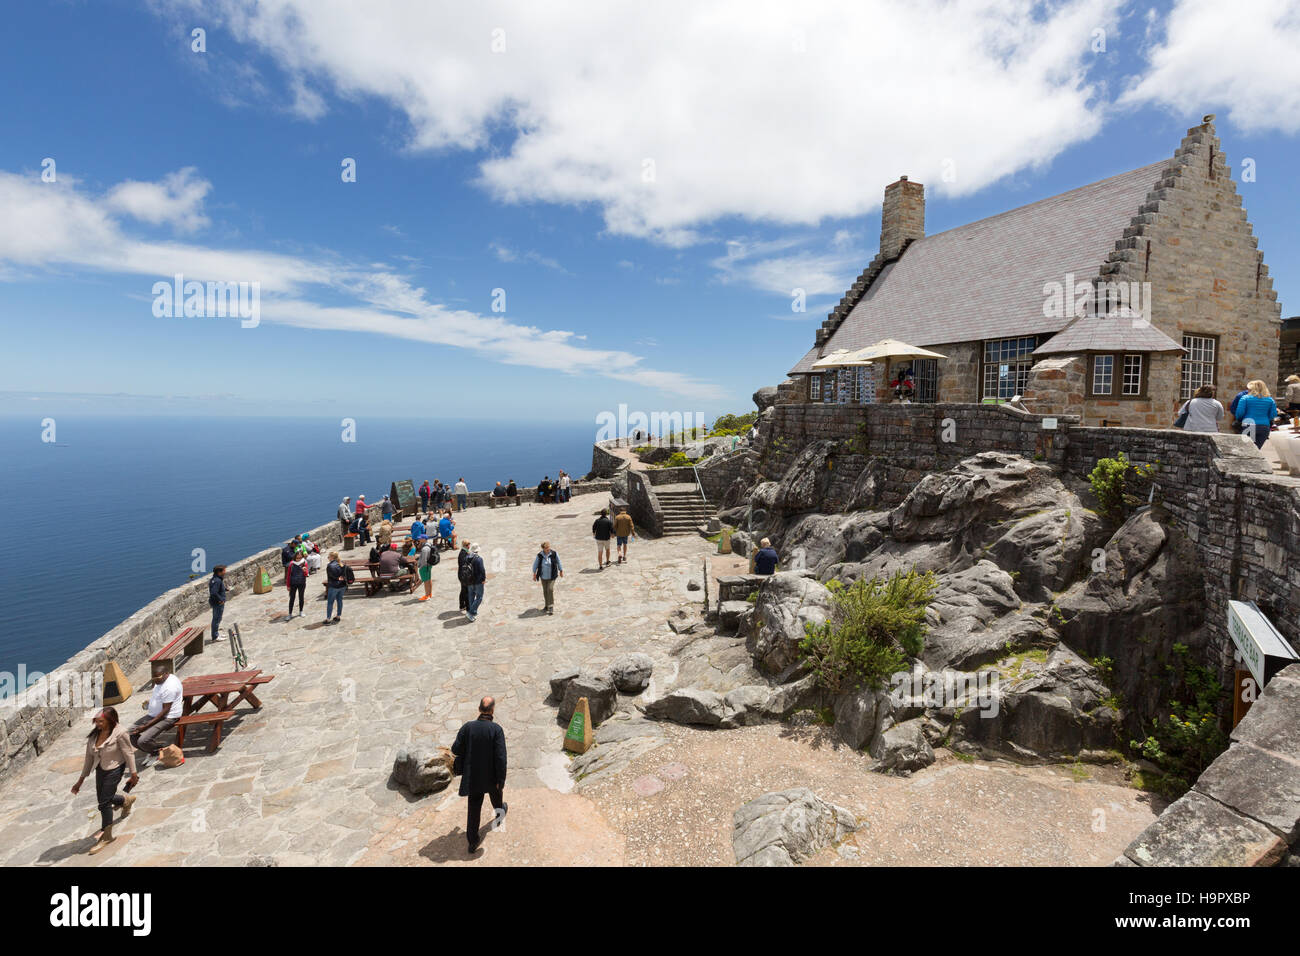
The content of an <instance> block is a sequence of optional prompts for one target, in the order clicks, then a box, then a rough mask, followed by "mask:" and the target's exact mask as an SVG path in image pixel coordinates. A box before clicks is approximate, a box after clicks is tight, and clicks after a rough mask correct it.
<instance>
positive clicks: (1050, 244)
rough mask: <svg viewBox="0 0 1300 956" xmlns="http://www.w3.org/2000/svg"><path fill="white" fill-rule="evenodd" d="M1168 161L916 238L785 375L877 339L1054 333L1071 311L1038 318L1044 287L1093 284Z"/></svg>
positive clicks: (927, 340)
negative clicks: (1068, 277) (1069, 277)
mask: <svg viewBox="0 0 1300 956" xmlns="http://www.w3.org/2000/svg"><path fill="white" fill-rule="evenodd" d="M1170 162H1171V161H1170V160H1167V159H1166V160H1161V161H1160V162H1158V163H1152V164H1151V165H1149V166H1143V167H1141V168H1140V169H1134V170H1131V171H1129V172H1127V173H1121V174H1120V175H1118V176H1112V177H1111V178H1109V179H1103V180H1101V181H1100V182H1096V183H1092V184H1091V185H1088V186H1081V187H1079V188H1078V189H1072V190H1070V191H1069V192H1064V193H1061V194H1060V195H1057V196H1051V197H1049V198H1047V199H1040V200H1039V201H1038V202H1034V203H1030V204H1029V205H1027V206H1021V207H1019V208H1017V209H1012V210H1009V211H1007V212H1004V213H999V214H998V215H996V216H990V217H989V218H988V219H981V220H979V221H978V222H972V223H969V224H967V225H965V226H958V227H957V228H955V229H949V230H948V231H947V232H941V233H937V234H935V235H933V236H926V237H925V238H924V239H917V240H915V241H913V242H912V243H911V244H910V245H909V246H908V247H907V249H906V250H905V251H904V252H903V254H902V256H901V257H900V258H898V259H896V260H894V261H893V262H891V263H889V264H888V265H886V266H885V267H884V268H883V269H882V270H881V271H880V273H879V275H878V276H877V277H876V279H875V281H874V282H872V283H871V285H870V286H869V287H868V288H867V289H866V291H865V292H863V293H862V296H861V298H860V300H859V301H858V303H857V304H856V305H855V306H854V307H853V310H852V311H851V312H850V313H849V314H848V316H847V317H846V318H845V319H844V321H843V323H842V324H841V325H840V327H839V328H838V329H836V331H835V333H834V334H833V335H832V336H831V337H830V338H829V339H827V341H826V342H825V344H824V345H823V346H822V347H821V348H813V349H811V350H810V351H809V352H808V354H807V355H805V356H804V357H803V358H802V359H800V361H799V363H798V364H797V365H796V366H795V367H794V368H793V369H791V370H790V371H791V374H798V373H801V372H807V371H809V370H810V368H811V366H812V363H813V362H815V361H816V360H817V359H818V358H819V357H820V356H822V355H825V354H828V353H830V352H832V351H834V350H835V349H860V348H863V347H864V346H867V345H872V344H873V343H875V342H878V341H880V340H881V339H884V338H896V339H902V340H903V341H904V342H907V343H909V344H911V345H920V346H925V347H937V346H942V345H944V344H945V343H950V342H967V341H973V340H978V339H992V338H1011V337H1015V336H1021V335H1031V334H1034V333H1049V332H1058V331H1060V330H1061V329H1062V328H1063V327H1064V326H1065V325H1066V324H1067V323H1068V322H1069V321H1070V318H1071V317H1070V316H1068V315H1066V316H1061V317H1046V316H1044V315H1043V303H1044V299H1045V296H1044V295H1043V285H1044V283H1046V282H1052V281H1055V282H1063V281H1064V280H1065V274H1066V273H1067V272H1072V273H1074V276H1075V280H1076V281H1080V282H1088V281H1091V280H1092V279H1093V278H1094V277H1095V276H1096V275H1097V274H1098V272H1099V271H1100V269H1101V266H1102V263H1103V262H1105V261H1106V257H1107V255H1109V254H1110V252H1111V251H1112V250H1113V249H1114V248H1115V243H1116V241H1117V240H1119V239H1122V238H1123V236H1124V230H1125V229H1126V228H1128V226H1129V225H1130V224H1131V222H1132V219H1133V217H1134V216H1136V215H1137V214H1138V208H1139V207H1140V206H1141V205H1142V204H1143V203H1144V202H1146V200H1147V194H1148V193H1149V192H1150V191H1151V190H1153V189H1155V188H1156V185H1157V183H1158V182H1159V181H1160V179H1161V178H1162V174H1163V173H1164V171H1165V170H1166V169H1167V168H1168V167H1169V165H1170ZM938 351H943V349H942V348H939V349H938Z"/></svg>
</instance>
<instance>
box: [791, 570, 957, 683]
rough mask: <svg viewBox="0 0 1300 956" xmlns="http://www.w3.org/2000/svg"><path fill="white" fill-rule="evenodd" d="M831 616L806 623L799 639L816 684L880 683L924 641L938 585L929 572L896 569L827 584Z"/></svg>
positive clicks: (913, 655)
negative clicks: (850, 581) (882, 574)
mask: <svg viewBox="0 0 1300 956" xmlns="http://www.w3.org/2000/svg"><path fill="white" fill-rule="evenodd" d="M827 587H828V588H829V590H830V591H831V595H832V608H831V615H830V619H829V620H828V621H827V622H826V623H824V624H821V625H812V624H809V625H807V627H806V628H805V636H804V639H803V641H801V642H800V645H799V649H800V651H801V652H802V662H803V664H804V666H806V667H807V668H808V669H809V671H810V672H811V673H812V674H813V675H814V676H815V678H816V681H817V683H818V684H819V685H821V686H822V687H824V688H826V689H827V690H829V691H831V692H832V693H836V692H839V691H842V690H853V689H855V688H857V687H859V686H864V685H865V686H868V687H876V688H879V687H883V686H884V684H885V683H886V682H887V681H888V680H889V678H890V676H891V675H893V674H895V673H897V672H898V671H900V670H903V669H905V668H906V666H907V659H908V657H909V656H910V657H917V656H919V655H920V653H921V649H922V648H923V647H924V645H925V609H926V608H927V607H928V606H929V604H930V601H931V600H932V599H933V598H934V595H935V593H936V592H937V591H938V587H939V586H938V583H937V581H936V579H935V576H934V574H933V573H931V572H926V573H924V574H919V573H917V572H916V571H899V572H897V573H895V574H894V575H893V576H892V577H890V578H889V580H888V581H885V580H882V579H881V578H873V579H872V580H870V581H867V580H864V579H859V580H857V581H855V582H853V584H851V585H848V586H847V587H846V586H845V585H844V584H843V583H842V582H839V581H832V582H830V584H829V585H827Z"/></svg>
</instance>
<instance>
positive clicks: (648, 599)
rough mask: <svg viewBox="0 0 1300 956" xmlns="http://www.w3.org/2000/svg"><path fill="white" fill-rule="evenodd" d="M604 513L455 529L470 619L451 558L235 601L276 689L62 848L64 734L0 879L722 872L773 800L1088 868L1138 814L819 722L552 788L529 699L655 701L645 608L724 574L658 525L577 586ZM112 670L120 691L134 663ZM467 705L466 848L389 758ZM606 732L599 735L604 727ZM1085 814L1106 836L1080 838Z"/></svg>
mask: <svg viewBox="0 0 1300 956" xmlns="http://www.w3.org/2000/svg"><path fill="white" fill-rule="evenodd" d="M602 503H603V502H602V501H600V500H585V501H584V500H583V499H575V500H574V501H572V502H570V503H569V504H567V505H550V506H538V505H532V506H524V507H521V508H512V509H508V510H507V509H499V510H491V509H486V508H476V509H471V510H470V511H469V512H467V513H465V514H463V515H461V516H459V517H458V520H457V525H458V531H459V532H460V533H461V534H462V535H463V536H467V537H469V538H470V540H472V541H475V542H478V543H480V544H481V546H482V553H483V557H484V559H485V563H486V565H487V567H488V572H489V576H488V581H487V585H486V588H485V593H486V597H485V600H484V604H483V607H482V609H481V612H480V615H479V618H478V620H477V621H476V622H475V623H473V624H470V623H468V622H467V621H466V620H465V617H464V615H463V614H462V613H460V612H459V611H457V610H456V603H457V592H458V585H457V583H456V576H455V570H456V565H455V560H454V555H452V554H447V555H446V556H445V558H444V560H443V562H442V563H441V564H440V565H439V566H438V567H437V568H435V569H434V597H433V599H432V600H430V601H428V602H420V601H418V600H417V598H418V596H419V592H417V594H415V595H405V594H403V595H393V594H382V595H380V596H377V597H374V598H370V599H367V598H361V597H357V598H352V597H350V598H348V600H347V602H346V604H345V607H344V612H343V623H342V624H339V625H333V626H322V624H321V623H320V620H321V619H322V618H323V617H324V613H325V611H324V608H325V602H324V596H323V588H322V587H321V585H320V581H319V576H318V575H313V577H312V580H311V582H310V584H309V585H308V595H309V599H308V604H307V608H308V610H307V615H306V617H302V618H299V617H295V618H293V619H292V620H286V619H285V617H284V612H285V608H284V604H285V601H286V597H285V593H284V591H283V589H282V588H277V589H276V590H274V591H273V592H272V593H270V594H267V595H254V594H251V593H241V594H238V595H236V596H234V597H233V598H232V599H231V600H230V602H229V604H228V606H227V610H226V616H225V622H226V624H233V623H238V624H239V625H240V629H241V631H242V633H243V636H244V643H245V647H246V650H247V651H248V654H249V658H250V663H251V665H252V666H254V667H260V668H261V669H262V670H263V671H264V672H266V673H272V674H275V675H276V676H275V680H273V681H272V682H271V683H270V684H267V685H265V686H264V687H263V688H262V689H261V692H260V696H261V698H262V701H263V703H264V707H263V708H262V709H261V710H260V711H252V710H241V711H240V716H239V717H238V718H237V719H233V720H231V721H230V722H229V723H228V724H227V725H226V727H227V729H226V733H225V736H224V739H223V742H222V745H221V748H220V749H219V750H218V751H217V752H216V753H215V754H208V753H206V752H205V748H206V743H207V730H206V728H202V727H200V728H195V729H194V731H193V732H192V733H191V736H190V737H189V739H188V740H187V745H186V762H185V764H184V765H183V766H181V767H178V768H175V769H171V770H160V769H156V767H150V768H148V769H146V770H145V771H143V773H142V774H141V783H140V786H139V788H138V789H137V790H136V791H135V792H136V793H137V794H138V796H139V801H138V802H137V804H136V809H135V811H134V812H133V813H132V815H131V817H130V818H129V819H128V820H127V821H125V822H124V823H123V824H121V825H119V826H118V827H117V835H118V839H117V841H116V842H115V843H114V844H113V845H112V846H111V847H110V848H109V849H108V850H106V851H105V852H103V853H101V854H99V855H97V856H94V857H88V856H86V855H85V851H86V850H87V849H88V848H89V847H90V845H91V840H90V838H89V835H90V834H91V833H92V832H93V831H94V830H95V829H96V827H97V826H98V823H97V814H96V813H95V810H94V787H93V780H88V781H87V783H86V785H85V786H84V787H83V789H82V792H81V794H80V795H78V796H76V797H74V796H72V795H71V794H70V793H69V788H70V787H71V785H72V783H73V782H74V781H75V780H76V777H77V773H78V772H79V770H80V767H81V754H82V752H83V746H84V737H83V736H82V734H81V732H80V728H74V729H73V730H70V731H69V732H67V733H66V734H64V735H63V736H62V737H60V738H59V739H57V740H56V741H55V742H54V744H53V746H52V747H51V748H50V750H49V751H48V752H47V753H45V754H44V755H42V756H41V757H40V758H39V759H38V760H36V761H33V762H32V763H31V764H29V765H27V766H26V767H24V768H22V769H21V770H20V771H19V772H18V773H17V774H14V775H13V776H12V777H11V778H10V779H8V780H6V781H5V783H4V784H3V785H2V786H0V865H8V866H14V865H65V864H73V865H94V866H101V865H104V866H118V865H156V866H170V865H178V864H180V865H204V864H209V865H210V864H226V865H228V864H266V863H269V862H275V863H278V864H281V865H291V864H315V865H346V864H360V865H430V864H445V863H469V864H483V863H486V864H508V865H539V864H545V865H581V864H607V865H620V864H646V863H650V864H654V863H722V864H729V863H731V862H732V860H731V857H730V855H729V848H730V834H731V814H732V813H733V811H734V810H735V809H736V807H738V806H739V805H740V804H741V803H743V802H745V801H747V800H749V799H752V798H753V797H755V796H758V795H759V794H760V793H763V792H766V791H768V790H773V789H782V788H785V787H789V786H795V785H809V786H813V787H814V788H817V789H819V791H820V792H823V794H824V796H826V797H827V799H833V800H836V801H837V802H842V803H843V804H844V805H845V806H849V807H850V808H851V809H854V810H855V812H857V813H859V815H860V816H862V817H863V818H864V819H867V820H869V821H870V822H871V824H872V826H870V827H868V829H867V830H866V831H864V832H863V833H860V834H859V835H857V836H856V837H855V838H854V842H853V843H852V845H849V846H846V847H844V848H841V851H842V852H841V854H840V855H838V856H837V855H836V854H835V852H834V851H827V854H824V855H823V857H824V859H823V862H831V863H840V864H842V863H844V862H878V863H900V862H901V863H925V862H943V861H948V862H960V863H968V862H982V861H987V862H994V861H997V862H1006V863H1050V862H1057V863H1059V862H1073V863H1105V862H1109V860H1110V859H1113V858H1114V857H1115V856H1116V855H1117V854H1118V852H1119V851H1120V850H1121V849H1122V848H1123V846H1124V845H1126V844H1127V842H1128V840H1129V839H1130V838H1131V837H1132V836H1133V835H1135V834H1136V833H1138V832H1139V831H1140V830H1141V829H1142V828H1143V827H1144V826H1145V825H1146V823H1148V822H1149V821H1150V820H1151V819H1153V818H1154V816H1155V811H1154V809H1153V808H1152V807H1151V806H1149V805H1148V798H1147V797H1146V796H1145V795H1143V794H1140V793H1138V792H1137V791H1134V790H1131V789H1128V788H1126V787H1124V786H1122V785H1119V784H1118V783H1116V781H1113V780H1111V781H1107V782H1104V783H1098V782H1095V781H1088V782H1082V783H1081V782H1078V781H1075V780H1074V779H1072V778H1071V777H1070V775H1069V774H1065V773H1063V772H1062V771H1060V770H1057V769H1052V768H1028V769H1026V768H1007V767H1003V766H1001V765H997V766H993V765H984V764H966V763H961V762H958V761H955V760H952V759H949V760H947V761H944V762H941V763H940V764H938V765H936V766H935V767H933V768H930V769H929V770H927V771H924V772H922V773H920V774H917V775H916V776H914V777H912V778H910V779H908V780H902V779H898V778H888V777H882V776H880V775H877V774H872V773H868V772H867V770H866V761H865V759H864V758H863V757H862V755H860V754H856V753H853V752H852V751H849V750H847V749H846V748H842V747H837V746H835V745H834V744H833V742H832V741H830V739H829V737H827V736H826V735H825V733H824V732H819V731H816V730H808V731H800V730H792V729H791V728H790V727H781V726H768V727H751V728H744V729H741V730H736V731H712V732H711V731H702V730H694V729H691V728H684V727H676V726H673V725H656V728H657V727H660V726H661V727H662V729H663V733H662V734H660V735H656V736H654V737H651V738H645V737H639V738H637V740H635V741H633V746H627V745H626V744H624V745H622V746H623V748H624V749H622V750H619V751H615V750H614V749H613V748H609V753H610V754H611V756H616V757H618V758H619V759H618V760H617V761H616V762H614V763H613V764H612V766H611V768H610V769H609V770H608V771H605V772H601V773H593V774H592V775H591V777H590V778H587V779H585V780H584V781H583V782H582V783H580V784H579V785H578V786H577V787H576V789H575V785H574V783H573V780H572V778H571V777H570V774H569V773H568V765H569V758H568V757H567V756H566V755H565V754H564V753H563V751H562V749H561V744H562V736H563V728H562V727H560V726H559V725H558V724H557V722H556V711H555V707H554V705H553V704H548V703H546V696H547V694H548V692H549V689H550V688H549V684H548V682H547V679H548V678H549V676H550V675H551V674H552V673H554V672H555V671H556V670H558V669H560V668H561V667H564V666H566V665H584V666H596V667H599V666H601V665H604V664H606V663H608V662H610V661H611V660H612V659H613V658H614V657H616V656H617V655H618V654H620V653H623V652H625V651H630V650H639V651H643V652H645V653H648V654H649V655H650V656H651V657H652V658H653V659H654V661H655V664H656V671H657V675H656V677H655V678H653V679H652V685H651V688H650V690H649V691H648V692H647V693H649V694H653V693H654V692H655V690H656V688H657V686H658V682H659V681H661V680H662V679H663V675H671V674H673V673H675V672H676V662H675V661H672V660H671V659H670V657H669V653H668V652H669V649H670V648H671V647H672V646H673V645H674V644H676V643H678V638H677V636H676V635H675V634H673V633H672V632H671V631H670V630H669V628H668V626H667V623H666V622H667V619H668V616H669V614H671V613H672V612H674V611H675V610H677V609H679V608H683V607H689V606H691V605H696V606H698V604H699V602H700V601H701V599H702V593H701V592H700V591H690V590H688V589H687V583H688V581H690V580H692V579H694V580H696V581H699V580H700V579H701V577H702V574H703V565H704V559H705V558H706V556H711V557H709V558H708V564H709V567H710V571H711V574H713V575H717V574H726V573H734V571H735V570H736V569H738V568H739V567H740V566H742V565H743V564H744V561H743V559H737V558H735V557H734V556H730V555H728V556H718V555H716V554H714V551H715V547H714V546H713V545H711V544H710V543H708V542H707V541H705V540H703V539H702V538H699V537H695V536H681V537H673V538H664V539H658V540H650V539H637V540H636V541H634V542H633V543H632V546H631V548H630V551H629V558H630V560H629V562H628V564H626V565H622V566H618V565H616V566H614V567H613V568H609V569H606V570H604V571H597V570H596V569H595V567H594V564H595V562H594V560H593V558H594V556H595V555H594V550H595V549H594V546H593V544H592V542H591V538H590V528H591V521H592V519H593V515H592V511H593V509H594V508H599V507H600V505H601V504H602ZM543 537H546V538H547V539H548V540H549V541H550V542H551V543H552V546H553V547H554V548H555V549H556V550H557V551H558V552H559V554H560V556H561V559H562V561H563V563H564V568H565V572H566V573H565V577H564V579H563V580H562V581H561V582H560V583H559V585H558V586H557V589H556V592H557V601H556V614H555V615H554V616H553V617H552V616H547V615H545V614H542V613H541V611H540V610H539V606H540V604H541V591H540V587H539V586H538V585H536V584H534V583H533V581H532V580H531V574H530V573H529V568H530V566H531V563H532V559H533V556H534V555H535V554H536V551H537V545H538V543H539V542H540V541H541V539H542V538H543ZM273 570H274V571H278V569H273ZM710 588H711V589H712V585H710ZM230 669H231V662H230V657H229V649H228V645H227V644H225V643H216V644H211V643H210V644H209V645H208V646H207V649H206V651H205V653H204V654H203V655H202V656H200V657H197V658H195V659H193V660H191V661H189V662H188V663H187V664H186V666H185V667H184V668H183V669H182V671H181V673H182V675H186V674H199V673H213V672H221V671H228V670H230ZM130 676H131V680H132V682H133V684H134V685H135V686H136V687H137V688H141V687H142V686H143V684H144V679H145V677H146V675H145V673H144V672H143V671H142V672H139V673H136V674H132V675H130ZM483 694H493V695H495V696H496V697H497V700H498V705H497V718H498V720H499V722H500V723H501V725H502V727H503V728H504V730H505V732H506V737H507V741H508V745H509V753H510V772H509V780H508V783H507V800H508V801H509V802H510V805H511V811H510V814H509V816H508V817H507V819H506V823H505V826H504V827H502V828H501V829H500V830H499V832H493V833H490V834H488V835H487V837H486V839H485V841H484V846H483V848H482V849H481V850H480V851H479V852H478V854H476V855H475V856H474V857H469V856H467V854H466V853H465V834H464V825H465V823H464V821H465V804H464V801H463V800H462V799H460V798H458V797H457V796H455V787H454V785H453V787H452V788H450V789H448V790H446V791H443V792H442V793H438V794H433V795H430V796H427V797H424V798H421V799H415V798H411V797H409V796H407V795H405V794H404V793H403V792H402V791H400V790H398V789H396V788H395V787H394V786H393V785H392V784H391V783H390V781H389V772H390V769H391V767H392V762H393V758H394V756H395V754H396V751H397V749H398V748H399V747H401V746H402V745H404V744H408V743H411V742H416V743H419V744H420V745H422V746H428V747H433V746H435V745H437V744H450V742H451V740H452V739H453V737H454V734H455V732H456V730H457V728H458V727H459V726H460V724H461V723H462V722H463V721H465V720H467V719H470V718H472V717H473V716H474V714H475V708H476V704H477V702H478V699H479V697H480V696H482V695H483ZM145 697H146V694H145V693H144V692H143V691H142V690H140V689H137V691H136V693H135V695H134V696H133V697H132V698H131V700H129V701H127V702H126V703H125V704H122V705H119V710H120V711H121V712H122V714H123V716H124V719H129V720H134V719H135V717H136V716H138V714H139V712H140V706H141V703H140V702H141V701H142V700H144V699H145ZM627 706H628V702H627V701H625V702H624V707H625V709H626V708H627ZM609 728H610V729H608V730H607V731H606V738H607V740H608V739H611V738H613V737H614V736H615V735H616V731H615V729H614V728H615V725H614V724H610V725H609ZM819 733H820V736H819ZM597 739H598V741H599V740H600V739H601V732H600V730H598V731H597ZM737 759H739V760H740V761H741V762H740V763H739V764H738V763H736V761H737ZM990 782H992V783H990ZM1098 808H1101V809H1102V810H1103V813H1102V817H1103V820H1104V825H1103V828H1102V829H1101V830H1093V829H1090V826H1093V825H1095V821H1096V819H1097V815H1096V811H1097V809H1098ZM486 817H487V814H486V812H485V819H486ZM1063 827H1064V830H1062V828H1063ZM981 832H984V833H986V836H985V837H981V836H980V833H981ZM981 853H983V854H984V855H983V856H981Z"/></svg>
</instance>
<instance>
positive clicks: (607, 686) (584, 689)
mask: <svg viewBox="0 0 1300 956" xmlns="http://www.w3.org/2000/svg"><path fill="white" fill-rule="evenodd" d="M582 697H585V698H587V706H588V707H589V708H590V709H591V723H592V726H595V725H596V724H599V723H601V722H602V721H604V720H605V719H606V718H608V717H609V716H610V715H611V714H613V713H614V708H615V707H616V706H617V705H618V689H617V688H616V687H615V686H614V682H613V681H612V680H610V678H609V676H608V675H607V674H595V673H592V672H590V671H586V670H583V671H579V673H578V676H577V677H575V678H573V679H572V680H571V681H569V683H568V686H567V687H565V689H564V699H563V700H562V701H561V702H560V721H561V723H565V724H567V723H568V722H569V720H570V719H572V717H573V712H574V710H576V709H577V707H578V699H579V698H582Z"/></svg>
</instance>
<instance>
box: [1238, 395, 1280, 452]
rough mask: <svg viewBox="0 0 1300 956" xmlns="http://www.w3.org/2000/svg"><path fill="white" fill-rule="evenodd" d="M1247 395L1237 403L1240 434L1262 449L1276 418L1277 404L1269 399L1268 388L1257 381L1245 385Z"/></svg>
mask: <svg viewBox="0 0 1300 956" xmlns="http://www.w3.org/2000/svg"><path fill="white" fill-rule="evenodd" d="M1246 392H1247V394H1246V395H1244V396H1242V398H1241V399H1240V400H1239V401H1238V402H1237V411H1236V418H1237V424H1238V426H1240V428H1241V433H1242V434H1243V435H1246V436H1247V437H1249V438H1251V439H1253V440H1254V442H1255V447H1256V448H1263V447H1264V442H1266V441H1268V432H1269V429H1270V428H1272V427H1273V419H1275V418H1277V403H1276V402H1275V401H1273V399H1272V398H1271V397H1269V392H1268V386H1267V385H1265V384H1264V383H1263V382H1262V381H1260V380H1259V379H1255V380H1254V381H1253V382H1247V383H1246Z"/></svg>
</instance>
